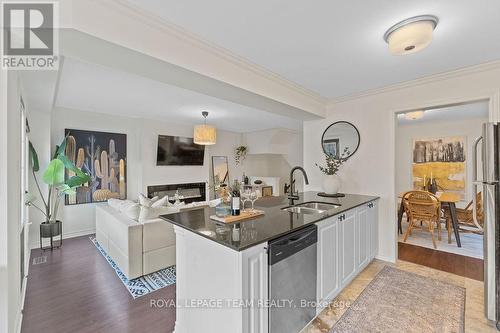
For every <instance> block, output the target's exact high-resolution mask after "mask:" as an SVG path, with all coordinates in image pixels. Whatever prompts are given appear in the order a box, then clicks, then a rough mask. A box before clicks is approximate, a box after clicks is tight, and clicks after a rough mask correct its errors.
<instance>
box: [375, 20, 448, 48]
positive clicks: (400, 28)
mask: <svg viewBox="0 0 500 333" xmlns="http://www.w3.org/2000/svg"><path fill="white" fill-rule="evenodd" d="M438 21H439V20H438V18H437V17H436V16H433V15H421V16H415V17H411V18H409V19H406V20H404V21H401V22H399V23H396V24H395V25H393V26H392V27H390V28H389V30H387V31H386V33H385V34H384V40H385V41H386V42H387V44H389V51H390V52H391V53H392V54H395V55H404V54H410V53H415V52H418V51H420V50H422V49H424V48H426V47H427V46H429V44H430V43H431V41H432V32H433V31H434V29H435V28H436V26H437V24H438Z"/></svg>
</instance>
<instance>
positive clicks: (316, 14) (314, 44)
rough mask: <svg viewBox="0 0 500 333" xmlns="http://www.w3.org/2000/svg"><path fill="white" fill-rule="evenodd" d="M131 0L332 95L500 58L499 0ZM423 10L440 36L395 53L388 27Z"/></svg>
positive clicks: (332, 96) (294, 79) (436, 34)
mask: <svg viewBox="0 0 500 333" xmlns="http://www.w3.org/2000/svg"><path fill="white" fill-rule="evenodd" d="M129 1H131V2H133V3H135V4H136V5H137V6H139V7H142V8H144V9H146V10H148V11H150V12H152V13H154V14H157V15H159V16H161V17H162V18H163V19H165V20H167V21H170V22H171V23H174V24H176V25H178V26H180V27H182V28H184V29H186V30H188V31H190V32H192V33H194V34H196V35H198V36H200V37H201V38H202V39H205V40H207V41H209V42H212V43H215V44H217V45H219V46H221V47H223V48H225V49H227V50H229V51H230V52H232V53H234V54H236V55H239V56H241V57H244V58H246V59H248V60H249V61H251V62H254V63H256V64H258V65H260V66H263V67H265V68H267V69H269V70H271V71H273V72H275V73H277V74H279V75H281V76H283V77H285V78H287V79H289V80H291V81H294V82H296V83H298V84H300V85H302V86H304V87H306V88H308V89H310V90H313V91H315V92H317V93H319V94H321V95H322V96H324V97H328V98H335V97H339V96H344V95H348V94H353V93H356V92H361V91H366V90H369V89H373V88H378V87H382V86H386V85H390V84H394V83H398V82H403V81H408V80H412V79H416V78H419V77H423V76H428V75H431V74H435V73H440V72H445V71H449V70H453V69H456V68H461V67H466V66H470V65H474V64H478V63H483V62H487V61H491V60H496V59H499V58H500V33H499V31H500V1H498V0H481V1H472V0H439V1H436V0H412V1H410V0H405V1H395V0H377V1H367V0H343V1H341V0H316V1H303V0H302V1H298V0H254V1H234V0H213V1H199V0H182V1H178V0H129ZM422 14H432V15H436V16H438V17H439V20H440V22H439V25H438V26H437V28H436V30H435V34H434V41H433V43H432V44H431V45H430V46H429V47H428V48H427V49H425V50H423V51H422V52H419V53H416V54H413V55H407V56H393V55H391V54H390V53H389V51H388V50H387V45H386V43H385V42H384V40H383V34H384V32H385V31H386V29H388V28H389V27H390V26H391V25H393V24H394V23H397V22H398V21H401V20H403V19H406V18H408V17H411V16H415V15H422Z"/></svg>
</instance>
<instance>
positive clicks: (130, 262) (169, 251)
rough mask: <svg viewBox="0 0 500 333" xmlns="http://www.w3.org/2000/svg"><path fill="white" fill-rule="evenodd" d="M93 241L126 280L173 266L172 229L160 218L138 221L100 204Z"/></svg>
mask: <svg viewBox="0 0 500 333" xmlns="http://www.w3.org/2000/svg"><path fill="white" fill-rule="evenodd" d="M96 239H97V241H98V242H99V244H100V245H101V246H102V247H103V249H104V250H105V251H106V252H107V253H108V255H109V256H110V257H111V258H113V260H114V261H115V263H116V264H117V265H118V267H120V269H121V271H122V272H123V273H124V274H125V276H127V278H128V279H129V280H130V279H134V278H137V277H140V276H142V275H146V274H149V273H152V272H156V271H158V270H160V269H162V268H166V267H169V266H172V265H175V234H174V229H173V227H172V224H170V223H167V222H165V221H163V220H162V219H159V218H155V219H150V220H146V221H144V222H137V221H136V220H134V219H132V218H130V217H128V216H127V215H125V214H124V213H123V212H120V211H118V210H116V209H115V208H112V207H110V206H108V205H100V206H97V207H96Z"/></svg>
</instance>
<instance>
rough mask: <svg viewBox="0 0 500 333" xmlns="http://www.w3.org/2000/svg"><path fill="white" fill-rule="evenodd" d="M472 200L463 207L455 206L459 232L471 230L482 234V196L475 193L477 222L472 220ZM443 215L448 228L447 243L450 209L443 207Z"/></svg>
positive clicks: (449, 239) (449, 232)
mask: <svg viewBox="0 0 500 333" xmlns="http://www.w3.org/2000/svg"><path fill="white" fill-rule="evenodd" d="M473 205H474V201H471V202H469V204H468V205H467V207H465V208H457V209H456V212H457V221H458V225H459V229H458V230H459V231H461V232H472V233H475V234H479V235H482V234H483V226H484V210H483V196H482V193H481V192H479V193H477V194H476V212H477V215H476V216H477V223H476V221H474V206H473ZM443 211H444V217H445V219H446V229H447V230H448V243H451V232H452V224H451V215H450V209H449V208H448V207H446V206H445V207H443Z"/></svg>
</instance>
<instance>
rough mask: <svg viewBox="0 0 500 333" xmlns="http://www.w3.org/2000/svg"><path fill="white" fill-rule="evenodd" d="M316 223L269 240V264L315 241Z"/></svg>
mask: <svg viewBox="0 0 500 333" xmlns="http://www.w3.org/2000/svg"><path fill="white" fill-rule="evenodd" d="M317 241H318V230H317V227H316V225H312V226H309V227H307V228H304V229H302V230H299V231H296V232H294V233H291V234H289V235H285V236H283V237H280V238H278V239H276V240H274V241H270V242H269V265H274V264H276V263H278V262H279V261H281V260H283V259H286V258H288V257H290V256H292V255H294V254H295V253H297V252H299V251H301V250H303V249H305V248H307V247H309V246H311V245H313V244H315V243H317Z"/></svg>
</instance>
